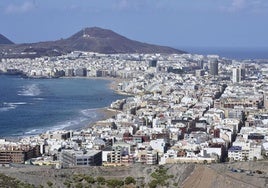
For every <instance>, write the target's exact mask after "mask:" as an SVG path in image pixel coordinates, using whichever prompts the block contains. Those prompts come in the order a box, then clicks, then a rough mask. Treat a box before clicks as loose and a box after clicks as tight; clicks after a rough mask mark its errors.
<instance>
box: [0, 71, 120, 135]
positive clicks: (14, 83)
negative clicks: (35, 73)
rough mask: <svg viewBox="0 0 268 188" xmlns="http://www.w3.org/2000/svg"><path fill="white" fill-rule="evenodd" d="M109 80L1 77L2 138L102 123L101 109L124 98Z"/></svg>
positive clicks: (0, 114)
mask: <svg viewBox="0 0 268 188" xmlns="http://www.w3.org/2000/svg"><path fill="white" fill-rule="evenodd" d="M109 83H110V82H109V81H107V80H98V79H86V78H85V79H83V78H79V79H78V78H72V79H23V78H21V77H19V76H7V75H0V136H1V137H16V136H29V135H36V134H40V133H42V132H45V131H47V130H59V129H80V128H82V127H84V126H86V125H88V124H89V123H92V122H95V121H97V120H100V119H101V118H103V117H102V114H100V113H99V111H98V109H99V108H103V107H107V106H109V105H110V104H111V103H112V102H113V101H115V100H117V99H121V98H124V96H121V95H118V94H116V93H114V92H113V91H112V90H110V89H109V87H108V84H109Z"/></svg>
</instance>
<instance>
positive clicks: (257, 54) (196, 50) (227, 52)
mask: <svg viewBox="0 0 268 188" xmlns="http://www.w3.org/2000/svg"><path fill="white" fill-rule="evenodd" d="M178 49H183V50H185V51H187V52H188V53H191V54H200V55H219V56H220V57H222V58H227V59H237V60H245V59H246V60H247V59H268V47H263V48H251V47H248V48H245V47H244V48H242V47H241V48H238V47H230V48H227V47H204V48H202V47H184V48H183V47H182V48H178Z"/></svg>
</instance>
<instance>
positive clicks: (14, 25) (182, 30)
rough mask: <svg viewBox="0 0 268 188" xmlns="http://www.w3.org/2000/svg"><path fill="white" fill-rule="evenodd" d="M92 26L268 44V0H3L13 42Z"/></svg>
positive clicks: (2, 17) (0, 22) (130, 33)
mask: <svg viewBox="0 0 268 188" xmlns="http://www.w3.org/2000/svg"><path fill="white" fill-rule="evenodd" d="M93 26H97V27H102V28H106V29H111V30H113V31H115V32H117V33H119V34H121V35H124V36H126V37H128V38H130V39H134V40H138V41H142V42H148V43H154V44H160V45H168V46H173V47H214V46H215V47H229V46H231V47H268V0H1V1H0V33H1V34H3V35H5V36H6V37H7V38H9V39H10V40H12V41H13V42H15V43H26V42H38V41H46V40H57V39H60V38H67V37H69V36H70V35H72V34H74V33H76V32H78V31H79V30H81V29H82V28H84V27H93Z"/></svg>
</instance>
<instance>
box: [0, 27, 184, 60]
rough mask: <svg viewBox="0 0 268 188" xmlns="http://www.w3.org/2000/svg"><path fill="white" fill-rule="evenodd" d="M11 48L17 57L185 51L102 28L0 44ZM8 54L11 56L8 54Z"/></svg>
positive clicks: (5, 47) (4, 48)
mask: <svg viewBox="0 0 268 188" xmlns="http://www.w3.org/2000/svg"><path fill="white" fill-rule="evenodd" d="M7 49H9V50H10V49H11V51H12V54H13V56H14V54H17V56H21V54H23V56H26V55H28V56H29V55H31V56H37V57H39V56H54V55H62V54H66V53H69V52H71V51H90V52H96V53H104V54H113V53H166V54H173V53H177V54H182V53H185V52H184V51H181V50H178V49H175V48H171V47H167V46H160V45H154V44H147V43H143V42H139V41H135V40H131V39H128V38H127V37H124V36H122V35H120V34H117V33H116V32H114V31H112V30H108V29H102V28H99V27H91V28H88V27H87V28H84V29H82V30H80V31H78V32H77V33H75V34H73V35H71V36H70V37H68V38H66V39H60V40H55V41H44V42H37V43H26V44H14V45H7V46H4V47H2V48H1V47H0V50H1V51H2V52H3V50H4V51H6V50H7ZM7 56H8V55H7Z"/></svg>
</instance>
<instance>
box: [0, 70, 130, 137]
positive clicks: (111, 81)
mask: <svg viewBox="0 0 268 188" xmlns="http://www.w3.org/2000/svg"><path fill="white" fill-rule="evenodd" d="M10 76H13V75H10ZM22 78H23V77H22ZM30 78H31V77H30ZM59 78H60V79H90V80H106V81H108V84H106V86H107V88H108V89H110V90H112V91H113V92H115V93H116V94H118V95H124V96H131V95H130V94H128V93H123V92H119V91H118V89H117V86H118V84H119V83H121V82H123V81H125V80H126V79H122V78H114V77H76V76H74V77H59ZM59 78H31V79H59ZM109 105H110V104H109ZM91 110H95V113H97V114H98V118H96V119H95V120H93V121H92V122H90V123H86V124H85V125H82V126H79V125H77V126H76V127H75V126H68V127H65V128H61V129H58V130H50V128H52V127H48V130H47V131H51V132H54V131H61V130H66V131H68V130H73V131H81V130H83V129H86V128H89V127H92V126H94V125H96V124H97V122H99V121H104V120H107V119H110V118H113V117H114V116H116V115H117V114H118V113H120V111H117V110H113V109H110V107H109V106H105V107H100V108H97V109H94V108H92V109H91ZM47 131H44V132H42V133H37V134H32V135H14V136H1V137H0V139H4V140H6V141H10V142H19V141H20V140H21V139H23V138H27V137H36V136H40V135H42V134H44V133H46V132H47Z"/></svg>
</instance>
